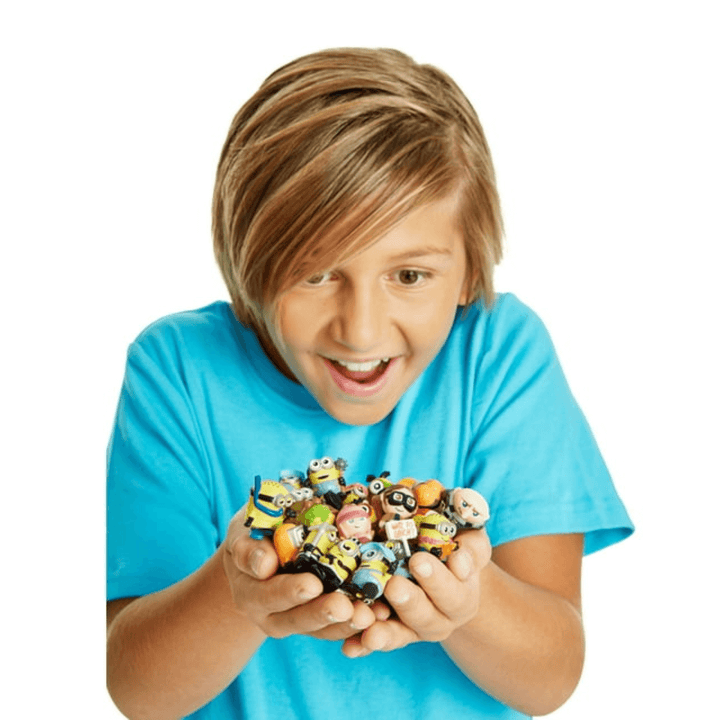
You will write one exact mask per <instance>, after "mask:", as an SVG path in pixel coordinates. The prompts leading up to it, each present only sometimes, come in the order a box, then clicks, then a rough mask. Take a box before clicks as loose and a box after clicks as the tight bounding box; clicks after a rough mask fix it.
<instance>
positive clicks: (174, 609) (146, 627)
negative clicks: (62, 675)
mask: <svg viewBox="0 0 720 720" xmlns="http://www.w3.org/2000/svg"><path fill="white" fill-rule="evenodd" d="M221 551H224V550H223V548H221ZM221 551H218V552H216V553H215V555H213V556H212V557H211V558H210V559H209V560H208V561H207V563H205V565H203V566H202V567H201V568H200V569H199V570H198V571H197V572H195V573H193V574H192V575H190V576H189V577H187V578H186V579H185V580H182V581H181V582H179V583H177V584H176V585H173V586H171V587H169V588H166V589H165V590H162V591H161V592H158V593H153V594H152V595H147V596H145V597H141V598H138V599H136V600H134V601H133V602H131V603H130V604H129V605H128V606H127V607H125V608H123V609H122V610H121V611H120V612H119V613H118V614H117V616H116V617H115V618H114V619H113V620H112V622H111V623H110V626H109V628H108V644H107V673H108V689H109V691H110V694H111V696H112V698H113V700H114V701H115V703H116V704H117V705H118V707H119V708H120V710H121V711H122V712H123V713H124V714H126V715H127V716H128V717H129V718H132V719H133V720H144V719H145V718H147V719H148V720H165V718H167V719H171V718H172V719H176V718H179V717H183V716H185V715H188V714H189V713H191V712H193V711H194V710H196V709H197V708H199V707H202V706H203V705H204V704H205V703H207V702H208V701H210V700H211V699H212V698H213V697H215V696H216V695H217V694H218V693H220V692H221V691H222V690H223V689H224V688H225V687H227V685H229V684H230V683H231V682H232V680H233V679H234V678H235V677H236V676H237V675H238V673H239V672H240V671H241V670H242V668H243V667H244V666H245V665H246V664H247V662H248V661H249V660H250V658H251V657H252V656H253V654H254V653H255V652H256V650H257V649H258V647H259V646H260V645H261V644H262V642H263V640H264V639H265V637H266V636H265V634H264V633H263V632H262V631H261V630H260V629H259V628H258V627H257V626H256V625H255V624H254V623H252V622H251V621H250V620H249V619H248V618H247V617H246V616H245V615H243V614H242V613H241V612H240V611H239V610H238V609H237V608H236V607H235V605H234V603H233V601H232V597H231V593H230V589H229V586H228V581H227V577H226V575H225V572H224V570H223V564H222V558H221V555H220V553H221Z"/></svg>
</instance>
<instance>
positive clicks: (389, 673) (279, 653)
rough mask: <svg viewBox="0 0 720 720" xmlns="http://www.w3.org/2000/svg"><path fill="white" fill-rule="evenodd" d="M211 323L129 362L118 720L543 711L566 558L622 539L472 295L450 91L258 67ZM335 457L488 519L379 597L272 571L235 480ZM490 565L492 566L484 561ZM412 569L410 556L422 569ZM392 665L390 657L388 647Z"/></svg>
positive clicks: (172, 323)
mask: <svg viewBox="0 0 720 720" xmlns="http://www.w3.org/2000/svg"><path fill="white" fill-rule="evenodd" d="M213 232H214V238H215V252H216V257H217V259H218V262H219V265H220V268H221V270H222V273H223V276H224V278H225V281H226V284H227V286H228V289H229V291H230V296H231V299H232V306H229V305H228V304H226V303H215V304H213V305H210V306H208V307H206V308H203V309H201V310H197V311H194V312H188V313H181V314H179V315H175V316H171V317H169V318H165V319H163V320H161V321H159V322H158V323H155V324H154V325H152V326H151V327H149V328H148V329H146V330H145V331H144V332H143V333H142V334H141V335H140V337H139V338H138V339H137V340H136V342H135V343H133V345H132V346H131V348H130V350H129V355H128V366H127V372H126V378H125V383H124V386H123V392H122V394H121V398H120V403H119V407H118V415H117V421H116V427H115V430H114V432H113V437H112V438H111V443H110V448H109V474H108V478H109V479H108V507H109V510H108V533H109V540H108V552H109V560H108V573H109V582H108V588H109V590H108V592H109V596H108V597H109V604H108V622H109V630H108V685H109V689H110V692H111V694H112V696H113V698H114V700H115V702H116V703H117V704H118V706H119V707H120V709H121V710H123V712H125V713H126V714H127V715H128V716H129V717H131V718H153V720H163V719H164V718H178V717H183V716H187V715H189V714H190V713H194V714H193V715H192V717H196V718H240V717H254V718H262V717H270V716H277V717H302V718H305V717H308V718H315V717H334V716H336V715H340V714H342V715H347V716H348V717H361V716H362V717H365V716H375V717H394V718H395V717H399V718H405V717H407V718H417V717H421V716H427V715H429V714H430V713H433V712H434V711H438V712H441V713H442V714H443V715H448V714H449V715H455V714H459V713H462V715H463V716H464V717H478V718H500V717H502V718H516V717H524V716H526V715H527V714H544V713H547V712H550V711H552V710H553V709H555V708H556V707H558V706H559V705H560V704H561V703H562V702H564V700H565V699H566V698H567V697H568V696H569V694H570V693H571V692H572V690H573V688H574V687H575V684H576V683H577V681H578V679H579V675H580V671H581V667H582V662H583V656H584V648H583V633H582V622H581V616H580V566H581V557H582V555H583V552H585V553H588V552H593V551H595V550H597V549H600V548H602V547H605V546H606V545H608V544H611V543H613V542H616V541H618V540H620V539H622V538H623V537H625V536H627V535H628V534H629V533H630V532H631V529H632V526H631V524H630V521H629V519H628V517H627V515H626V513H625V511H624V508H623V506H622V504H621V502H620V501H619V499H618V498H617V495H616V493H615V491H614V488H613V486H612V482H611V481H610V479H609V476H608V474H607V471H606V469H605V467H604V464H603V462H602V459H601V457H600V455H599V453H598V451H597V448H596V446H595V443H594V441H593V439H592V435H591V434H590V431H589V429H588V428H587V425H586V423H585V420H584V418H583V416H582V414H581V413H580V411H579V409H578V408H577V406H576V404H575V402H574V400H573V399H572V396H571V395H570V393H569V390H568V389H567V386H566V383H565V381H564V378H563V376H562V372H561V370H560V368H559V366H558V364H557V360H556V358H555V355H554V351H553V349H552V345H551V343H550V341H549V338H548V337H547V334H546V332H545V330H544V328H543V326H542V324H541V323H540V322H539V320H538V319H537V318H536V317H535V316H534V315H533V314H532V312H531V311H529V310H528V309H527V308H526V307H525V306H523V305H522V304H521V303H519V301H517V300H516V299H515V298H514V297H512V296H509V295H508V296H503V297H501V298H499V299H495V298H494V295H493V289H492V269H493V266H494V265H495V264H496V263H497V262H498V260H499V258H500V237H501V219H500V211H499V202H498V198H497V192H496V189H495V184H494V173H493V168H492V163H491V160H490V155H489V151H488V149H487V145H486V142H485V139H484V136H483V133H482V129H481V127H480V124H479V122H478V120H477V117H476V115H475V112H474V110H473V109H472V107H471V106H470V104H469V102H468V101H467V100H466V98H465V97H464V95H463V94H462V93H461V91H460V90H459V89H458V88H457V86H456V85H455V84H454V83H453V82H452V80H451V79H450V78H448V77H447V76H446V75H444V74H443V73H441V72H440V71H438V70H436V69H434V68H432V67H428V66H420V65H417V64H415V63H414V62H413V61H412V60H411V59H410V58H408V57H406V56H405V55H402V54H401V53H398V52H395V51H390V50H337V51H326V52H321V53H316V54H314V55H310V56H307V57H305V58H300V59H299V60H297V61H295V62H293V63H290V64H289V65H287V66H285V67H283V68H281V69H280V70H278V71H277V72H275V73H273V75H271V76H270V77H269V78H268V79H267V80H266V81H265V83H264V84H263V85H262V87H261V88H260V89H259V90H258V92H257V93H256V94H255V96H254V97H253V98H251V99H250V100H249V101H248V103H246V105H245V106H244V107H243V108H242V109H241V110H240V112H239V113H238V115H237V116H236V117H235V119H234V121H233V124H232V127H231V129H230V133H229V135H228V139H227V141H226V143H225V146H224V148H223V152H222V156H221V159H220V164H219V167H218V175H217V181H216V187H215V196H214V203H213ZM324 456H331V457H338V456H342V457H343V458H345V459H347V461H348V467H347V470H346V471H345V474H346V477H347V478H348V482H354V481H356V480H357V479H358V478H359V479H362V478H364V477H365V476H366V475H368V474H378V473H380V472H381V471H383V470H388V471H390V474H391V477H394V478H401V477H404V476H411V477H415V478H418V479H419V480H426V479H429V478H438V479H439V480H440V481H441V482H442V483H443V484H444V485H445V486H446V487H463V486H465V487H473V488H475V489H477V490H479V491H480V492H481V493H482V494H483V495H484V496H485V498H486V499H487V500H488V503H489V505H490V509H491V518H490V521H489V522H488V525H487V529H488V532H487V533H486V531H485V530H482V531H467V532H465V533H463V534H461V535H459V536H458V538H457V539H458V543H459V549H458V550H456V551H455V552H453V553H452V554H451V556H450V557H449V559H448V560H447V563H446V564H445V565H444V564H442V563H441V562H440V561H439V560H438V559H437V558H435V557H432V556H430V555H429V554H426V553H421V554H419V555H415V556H413V557H412V558H411V562H410V569H411V571H412V572H413V575H414V576H415V578H416V579H417V580H418V584H417V585H416V584H413V583H412V582H410V581H408V580H407V579H405V578H403V577H394V578H392V580H390V582H389V583H388V584H387V586H386V588H385V597H386V599H387V601H388V604H389V606H388V605H385V604H382V603H376V604H375V605H373V606H372V607H367V606H365V605H364V604H362V603H359V602H356V603H353V602H351V601H350V599H349V598H348V597H346V596H344V595H342V594H340V593H331V594H323V593H322V586H321V583H320V581H319V580H318V578H316V577H314V576H312V575H311V574H308V573H301V574H296V575H286V574H277V575H276V574H275V571H276V569H277V557H276V555H275V553H274V551H273V549H272V545H271V543H270V541H269V540H267V539H263V540H255V539H252V538H250V537H249V532H248V529H247V528H246V527H245V526H244V511H243V510H242V509H241V508H242V506H243V504H244V503H245V501H246V499H247V490H248V487H249V485H250V484H251V482H252V478H253V477H254V476H255V475H261V476H262V477H277V474H278V472H279V471H280V469H281V468H285V467H293V468H294V467H303V463H307V462H308V461H309V460H310V459H311V458H319V457H324ZM491 540H492V543H493V547H492V548H491V545H490V541H491ZM420 555H422V556H423V557H420ZM390 651H392V652H390Z"/></svg>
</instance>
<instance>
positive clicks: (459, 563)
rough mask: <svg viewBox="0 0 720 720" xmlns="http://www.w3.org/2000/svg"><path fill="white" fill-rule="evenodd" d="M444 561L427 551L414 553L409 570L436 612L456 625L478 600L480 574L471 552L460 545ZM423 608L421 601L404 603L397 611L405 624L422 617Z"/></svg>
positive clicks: (476, 606)
mask: <svg viewBox="0 0 720 720" xmlns="http://www.w3.org/2000/svg"><path fill="white" fill-rule="evenodd" d="M453 555H454V556H455V557H451V558H449V559H448V564H444V563H442V562H440V560H438V559H437V558H436V557H433V556H431V555H429V554H428V553H417V554H416V555H415V556H413V558H411V562H410V571H411V572H412V574H413V577H415V579H416V580H417V581H418V583H419V584H420V587H421V588H422V590H423V591H424V592H425V595H426V597H427V598H428V601H429V602H431V603H432V605H433V606H434V607H435V608H436V609H437V611H438V613H439V614H441V615H442V616H443V617H445V618H447V619H448V620H449V621H450V622H451V623H453V625H455V626H457V625H460V624H463V623H465V622H467V621H468V620H469V619H470V618H471V617H472V616H473V615H474V614H475V613H476V612H477V608H478V605H479V602H480V578H479V571H478V569H477V565H476V562H475V557H474V555H473V554H472V553H471V552H470V551H469V550H468V549H466V548H460V549H459V550H457V551H456V552H455V553H453ZM421 613H425V614H427V613H426V609H425V608H424V607H423V606H422V604H421V603H417V604H416V605H414V606H413V605H408V606H407V607H406V608H404V613H401V612H400V609H398V614H400V615H401V617H402V618H403V620H404V621H405V622H407V623H408V624H409V625H413V626H414V624H415V623H417V622H421V621H422V620H423V616H421Z"/></svg>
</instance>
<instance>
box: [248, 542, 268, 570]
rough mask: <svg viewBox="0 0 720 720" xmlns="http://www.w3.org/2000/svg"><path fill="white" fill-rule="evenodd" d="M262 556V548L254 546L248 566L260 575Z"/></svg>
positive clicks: (263, 552) (263, 553) (263, 555)
mask: <svg viewBox="0 0 720 720" xmlns="http://www.w3.org/2000/svg"><path fill="white" fill-rule="evenodd" d="M264 558H265V551H264V550H263V549H262V548H256V549H255V550H253V551H252V553H251V554H250V568H251V570H252V571H253V573H254V574H255V575H257V576H259V575H260V568H261V567H262V562H263V559H264Z"/></svg>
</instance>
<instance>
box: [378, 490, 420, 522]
mask: <svg viewBox="0 0 720 720" xmlns="http://www.w3.org/2000/svg"><path fill="white" fill-rule="evenodd" d="M382 508H383V510H384V511H385V512H386V513H393V514H395V515H399V516H400V517H401V518H408V517H410V516H411V515H413V514H414V513H415V511H416V510H417V499H416V498H415V494H414V493H413V491H412V490H410V489H409V488H404V487H396V488H391V489H388V490H386V491H385V493H384V494H383V499H382Z"/></svg>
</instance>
